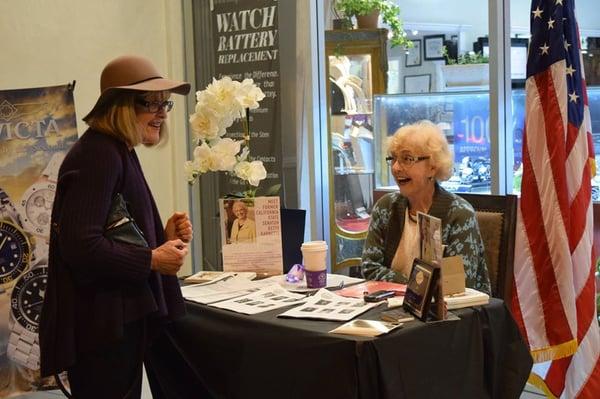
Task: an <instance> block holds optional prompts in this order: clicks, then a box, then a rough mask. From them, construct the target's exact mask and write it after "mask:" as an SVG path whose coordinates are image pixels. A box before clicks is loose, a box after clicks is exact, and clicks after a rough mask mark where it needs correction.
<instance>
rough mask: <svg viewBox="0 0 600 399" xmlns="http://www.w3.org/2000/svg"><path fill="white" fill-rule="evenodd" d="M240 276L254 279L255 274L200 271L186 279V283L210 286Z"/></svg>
mask: <svg viewBox="0 0 600 399" xmlns="http://www.w3.org/2000/svg"><path fill="white" fill-rule="evenodd" d="M235 276H241V277H244V278H246V279H248V280H252V279H254V278H256V273H253V272H221V271H201V272H198V273H196V274H192V275H191V276H189V277H186V279H185V280H184V281H185V282H186V283H196V284H204V283H208V284H211V283H213V282H216V281H218V280H224V279H230V278H231V277H235Z"/></svg>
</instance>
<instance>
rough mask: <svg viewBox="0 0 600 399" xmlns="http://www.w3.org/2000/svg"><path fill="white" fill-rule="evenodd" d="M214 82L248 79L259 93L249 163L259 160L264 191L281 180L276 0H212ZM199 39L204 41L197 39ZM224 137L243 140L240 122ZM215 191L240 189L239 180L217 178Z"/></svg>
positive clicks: (252, 117) (252, 112)
mask: <svg viewBox="0 0 600 399" xmlns="http://www.w3.org/2000/svg"><path fill="white" fill-rule="evenodd" d="M211 15H212V26H213V30H212V37H213V44H212V48H213V50H212V51H213V54H214V60H215V72H214V75H215V78H216V79H221V78H222V77H224V76H229V77H230V78H231V79H233V80H237V81H240V82H241V81H243V80H244V79H252V80H253V81H254V83H255V84H256V85H257V86H258V87H260V88H261V89H262V91H263V93H264V94H265V98H264V99H263V100H262V101H261V102H260V106H259V108H257V109H253V110H250V123H249V133H250V148H251V151H250V156H249V158H250V159H249V160H250V161H254V160H256V161H262V162H263V164H264V166H265V169H266V170H267V178H266V179H265V180H264V181H263V182H262V183H261V186H262V187H265V188H268V187H272V186H273V185H276V184H280V183H281V181H282V155H281V151H282V150H281V148H282V147H281V146H282V144H281V135H282V132H281V104H280V98H279V93H280V92H281V88H280V87H281V83H280V67H279V4H278V1H277V0H244V1H240V0H233V1H219V2H217V1H215V2H214V4H213V6H212V7H211ZM199 40H205V39H204V38H199ZM225 137H229V138H231V139H234V140H240V139H243V138H244V128H243V124H242V121H237V122H235V123H234V124H233V125H232V126H231V127H230V128H229V129H227V134H226V135H225ZM220 179H221V182H220V186H219V189H220V192H221V194H222V195H224V194H225V193H230V192H236V191H243V190H244V189H245V182H243V181H241V180H239V179H238V178H236V177H235V176H233V175H228V174H221V175H220Z"/></svg>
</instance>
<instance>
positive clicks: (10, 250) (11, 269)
mask: <svg viewBox="0 0 600 399" xmlns="http://www.w3.org/2000/svg"><path fill="white" fill-rule="evenodd" d="M30 256H31V246H30V244H29V240H28V239H27V236H26V235H25V233H24V232H23V230H21V229H20V228H19V227H17V226H15V225H14V224H13V223H11V222H7V221H2V222H0V284H5V283H9V282H11V281H13V280H14V279H16V278H17V277H19V276H20V275H21V274H23V272H24V271H25V269H26V268H27V264H28V263H29V257H30Z"/></svg>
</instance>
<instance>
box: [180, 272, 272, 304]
mask: <svg viewBox="0 0 600 399" xmlns="http://www.w3.org/2000/svg"><path fill="white" fill-rule="evenodd" d="M269 284H272V283H271V282H269V281H265V280H258V281H250V280H248V279H246V278H245V277H242V276H235V277H231V278H229V279H226V280H225V279H223V280H219V281H216V282H214V283H213V282H210V283H204V284H194V285H186V286H184V287H181V293H182V294H183V297H184V298H185V299H187V300H189V301H193V302H198V303H203V304H209V303H213V302H218V301H224V300H227V299H231V298H235V297H238V296H243V295H247V294H250V293H252V292H255V291H258V290H259V289H261V288H262V287H265V286H267V285H269Z"/></svg>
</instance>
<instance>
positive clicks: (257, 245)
mask: <svg viewBox="0 0 600 399" xmlns="http://www.w3.org/2000/svg"><path fill="white" fill-rule="evenodd" d="M219 208H220V214H221V223H220V224H221V242H222V243H223V247H222V249H223V271H227V272H254V273H256V274H257V275H262V276H263V277H264V276H273V275H276V274H282V273H283V252H282V247H281V216H280V210H279V197H255V198H236V199H221V200H219Z"/></svg>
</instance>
